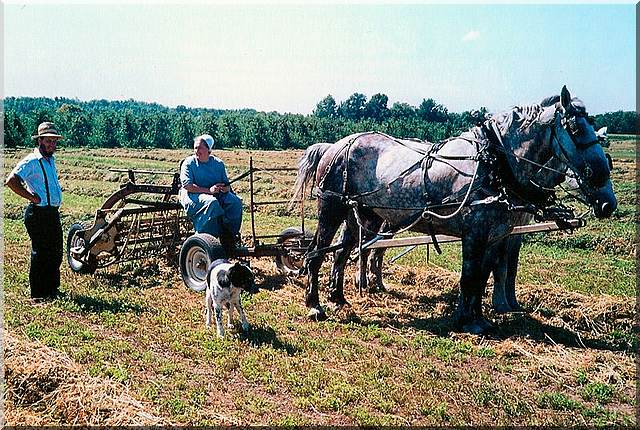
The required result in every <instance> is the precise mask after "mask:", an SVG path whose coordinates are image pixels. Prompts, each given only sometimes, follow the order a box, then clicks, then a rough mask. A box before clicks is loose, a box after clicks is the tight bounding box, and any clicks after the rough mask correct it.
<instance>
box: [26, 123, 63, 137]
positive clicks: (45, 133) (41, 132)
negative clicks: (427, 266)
mask: <svg viewBox="0 0 640 430" xmlns="http://www.w3.org/2000/svg"><path fill="white" fill-rule="evenodd" d="M39 137H57V138H58V139H62V136H61V135H60V134H58V130H56V126H55V124H54V123H52V122H46V121H45V122H43V123H42V124H40V125H39V126H38V134H36V135H35V136H31V139H33V140H35V139H37V138H39Z"/></svg>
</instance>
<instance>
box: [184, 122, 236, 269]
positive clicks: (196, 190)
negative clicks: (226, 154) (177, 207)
mask: <svg viewBox="0 0 640 430" xmlns="http://www.w3.org/2000/svg"><path fill="white" fill-rule="evenodd" d="M211 149H213V137H211V136H210V135H208V134H203V135H201V136H198V137H196V138H195V139H194V140H193V155H192V156H189V157H187V158H186V159H185V160H184V162H183V163H182V166H181V168H180V182H181V185H182V188H181V190H180V203H182V206H183V207H184V208H185V210H186V212H187V216H188V217H189V218H190V219H191V220H192V221H193V226H194V228H195V231H196V232H197V233H209V234H211V235H213V236H217V237H219V238H220V243H221V245H222V247H223V248H224V250H225V253H226V254H227V256H228V257H231V254H232V252H233V249H234V247H235V245H236V243H237V241H238V237H239V233H240V225H241V223H242V200H240V198H239V197H238V196H236V195H235V194H234V193H233V192H232V191H231V187H230V186H229V178H228V177H227V171H226V169H225V167H224V163H223V162H222V160H221V159H219V158H218V157H215V156H213V155H212V154H211Z"/></svg>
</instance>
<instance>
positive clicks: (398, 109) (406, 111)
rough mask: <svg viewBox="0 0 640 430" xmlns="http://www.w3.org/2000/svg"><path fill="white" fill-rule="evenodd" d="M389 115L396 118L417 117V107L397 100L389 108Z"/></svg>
mask: <svg viewBox="0 0 640 430" xmlns="http://www.w3.org/2000/svg"><path fill="white" fill-rule="evenodd" d="M389 115H390V116H391V117H392V118H394V119H396V120H400V121H402V120H404V119H410V118H415V116H416V109H415V108H414V107H413V106H411V105H409V104H408V103H399V102H396V103H394V104H393V106H391V109H389Z"/></svg>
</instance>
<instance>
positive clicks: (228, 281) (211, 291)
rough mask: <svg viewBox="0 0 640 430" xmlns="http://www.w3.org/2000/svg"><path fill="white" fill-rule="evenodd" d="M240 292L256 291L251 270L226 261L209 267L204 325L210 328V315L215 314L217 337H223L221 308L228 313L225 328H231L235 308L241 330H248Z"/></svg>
mask: <svg viewBox="0 0 640 430" xmlns="http://www.w3.org/2000/svg"><path fill="white" fill-rule="evenodd" d="M242 290H244V291H247V292H249V293H255V292H256V291H257V289H256V284H255V280H254V276H253V272H252V271H251V269H250V268H249V267H248V266H246V265H244V264H242V263H239V262H238V263H233V264H232V263H230V262H229V261H227V260H216V261H214V262H213V263H211V264H210V265H209V270H208V273H207V290H206V294H205V298H204V304H205V309H206V317H205V323H206V324H207V327H211V314H212V313H215V318H216V329H217V330H218V336H220V337H223V336H224V327H223V325H222V308H223V307H226V308H227V310H228V313H229V315H228V316H229V318H228V320H227V327H233V322H232V314H233V308H234V307H235V308H236V309H237V310H238V313H239V314H240V321H241V322H242V330H243V331H247V330H249V322H248V321H247V317H246V316H245V314H244V309H242V305H241V304H240V293H241V292H242Z"/></svg>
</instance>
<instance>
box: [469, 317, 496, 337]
mask: <svg viewBox="0 0 640 430" xmlns="http://www.w3.org/2000/svg"><path fill="white" fill-rule="evenodd" d="M492 328H493V324H491V323H490V322H489V321H487V320H485V319H484V318H483V319H478V320H475V321H472V322H470V323H468V324H464V325H463V326H462V331H464V332H466V333H470V334H485V333H486V332H487V331H489V330H491V329H492Z"/></svg>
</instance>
